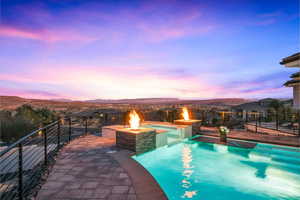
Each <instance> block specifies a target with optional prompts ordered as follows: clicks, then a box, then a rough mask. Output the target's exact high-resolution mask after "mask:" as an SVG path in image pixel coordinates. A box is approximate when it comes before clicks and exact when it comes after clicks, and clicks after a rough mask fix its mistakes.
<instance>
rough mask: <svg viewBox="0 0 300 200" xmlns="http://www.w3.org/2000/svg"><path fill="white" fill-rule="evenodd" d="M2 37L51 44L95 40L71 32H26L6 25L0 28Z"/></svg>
mask: <svg viewBox="0 0 300 200" xmlns="http://www.w3.org/2000/svg"><path fill="white" fill-rule="evenodd" d="M0 36H2V37H14V38H23V39H31V40H39V41H43V42H50V43H53V42H60V41H81V42H89V41H93V40H95V38H91V37H86V36H83V35H80V34H78V33H76V32H73V31H69V30H63V31H61V30H57V31H53V30H26V29H21V28H17V27H10V26H5V25H1V26H0Z"/></svg>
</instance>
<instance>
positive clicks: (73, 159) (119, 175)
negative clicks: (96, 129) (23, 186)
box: [36, 135, 137, 200]
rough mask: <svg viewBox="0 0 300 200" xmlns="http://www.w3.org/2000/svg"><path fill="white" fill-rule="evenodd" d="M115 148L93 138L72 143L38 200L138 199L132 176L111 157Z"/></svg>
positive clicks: (55, 166) (98, 138)
mask: <svg viewBox="0 0 300 200" xmlns="http://www.w3.org/2000/svg"><path fill="white" fill-rule="evenodd" d="M114 144H115V141H114V140H113V139H108V138H102V137H97V136H94V135H88V136H84V137H81V138H78V139H75V140H74V141H72V142H71V143H70V144H68V145H67V146H65V147H64V148H63V149H62V151H61V152H60V153H59V155H58V157H57V161H56V163H55V165H54V167H53V169H52V171H51V172H50V174H49V177H48V179H47V181H46V183H45V184H44V185H43V186H42V188H41V190H40V191H39V193H38V195H37V198H36V199H38V200H48V199H49V200H50V199H51V200H56V199H57V200H58V199H60V200H69V199H70V200H71V199H82V200H85V199H106V200H135V199H137V198H136V192H135V188H134V186H133V184H132V180H131V178H130V176H129V175H128V174H127V172H126V171H125V170H124V169H123V168H122V167H121V166H120V164H119V163H118V162H117V161H116V160H115V159H114V158H113V157H112V156H111V155H110V154H112V153H113V151H115V149H114Z"/></svg>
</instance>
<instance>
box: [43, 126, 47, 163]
mask: <svg viewBox="0 0 300 200" xmlns="http://www.w3.org/2000/svg"><path fill="white" fill-rule="evenodd" d="M43 131H44V161H45V166H47V165H48V156H47V154H48V151H47V146H48V144H47V143H48V141H47V140H48V139H47V128H45V129H44V130H43Z"/></svg>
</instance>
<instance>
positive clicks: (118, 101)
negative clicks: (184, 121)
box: [86, 98, 180, 104]
mask: <svg viewBox="0 0 300 200" xmlns="http://www.w3.org/2000/svg"><path fill="white" fill-rule="evenodd" d="M175 101H180V99H177V98H137V99H116V100H115V99H95V100H87V101H86V102H91V103H113V104H140V103H150V104H152V103H164V102H175Z"/></svg>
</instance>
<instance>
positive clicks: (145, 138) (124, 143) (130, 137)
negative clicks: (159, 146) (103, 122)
mask: <svg viewBox="0 0 300 200" xmlns="http://www.w3.org/2000/svg"><path fill="white" fill-rule="evenodd" d="M116 144H117V147H119V148H123V149H129V150H131V151H134V152H136V153H137V154H140V153H144V152H147V151H150V150H153V149H155V146H156V132H155V130H152V131H148V132H140V133H138V134H135V133H130V132H125V131H117V132H116Z"/></svg>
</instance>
